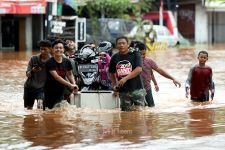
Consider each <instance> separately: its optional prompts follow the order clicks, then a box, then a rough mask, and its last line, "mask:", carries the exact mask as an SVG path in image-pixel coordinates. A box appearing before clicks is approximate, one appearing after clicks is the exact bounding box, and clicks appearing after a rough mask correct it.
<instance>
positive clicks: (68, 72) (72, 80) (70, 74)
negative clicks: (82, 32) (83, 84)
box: [66, 70, 76, 84]
mask: <svg viewBox="0 0 225 150" xmlns="http://www.w3.org/2000/svg"><path fill="white" fill-rule="evenodd" d="M66 77H67V79H68V80H69V81H70V83H71V84H76V82H75V79H74V76H73V72H72V70H70V71H67V73H66Z"/></svg>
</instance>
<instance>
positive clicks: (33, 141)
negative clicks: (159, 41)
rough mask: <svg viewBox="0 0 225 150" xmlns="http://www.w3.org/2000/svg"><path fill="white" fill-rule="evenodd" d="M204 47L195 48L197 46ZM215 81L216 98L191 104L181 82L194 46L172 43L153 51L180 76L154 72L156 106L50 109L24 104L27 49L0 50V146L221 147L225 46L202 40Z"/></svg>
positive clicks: (193, 55)
mask: <svg viewBox="0 0 225 150" xmlns="http://www.w3.org/2000/svg"><path fill="white" fill-rule="evenodd" d="M201 48H202V47H200V48H198V49H201ZM203 48H206V49H209V51H208V52H209V61H208V62H207V63H208V65H210V66H211V67H212V68H213V72H214V75H213V78H214V81H215V84H216V93H215V98H214V101H212V102H209V103H205V104H193V103H191V102H190V100H188V99H186V98H185V91H184V82H185V80H186V78H187V74H188V72H189V69H190V67H191V66H193V65H194V64H196V63H197V59H196V57H197V54H198V50H196V48H195V47H193V48H173V49H169V50H166V51H158V52H155V53H152V54H151V57H152V58H153V59H154V60H155V61H156V62H157V63H158V65H159V66H160V67H161V68H163V69H165V70H166V71H167V72H169V73H170V74H172V75H173V76H175V77H176V78H177V79H178V80H180V81H181V82H182V87H181V88H176V87H175V86H174V85H173V83H172V81H170V80H168V79H165V78H163V77H162V76H160V75H159V74H157V73H156V72H155V77H156V79H157V81H158V84H159V89H160V90H159V92H153V95H154V99H155V104H156V106H155V107H154V108H145V109H144V110H143V111H139V112H120V111H119V110H118V109H115V110H94V109H88V108H83V109H81V108H76V107H75V106H72V105H69V106H65V107H64V108H61V109H53V110H51V111H45V112H43V111H41V110H37V109H36V106H34V110H29V111H28V110H25V109H24V108H23V84H24V81H25V79H26V77H25V71H26V67H27V63H28V60H29V58H30V56H31V55H32V53H31V52H27V53H25V52H4V53H3V52H2V53H0V86H1V88H0V131H1V134H0V149H50V148H52V149H99V150H102V149H153V150H167V149H171V150H174V149H177V150H180V149H181V148H182V149H183V150H188V149H195V150H196V149H207V150H208V149H210V150H215V149H216V150H217V149H221V150H222V149H224V148H225V143H224V140H225V115H224V114H225V98H224V97H225V93H224V91H225V82H224V81H225V69H224V68H225V67H224V66H225V46H215V47H213V46H204V47H203Z"/></svg>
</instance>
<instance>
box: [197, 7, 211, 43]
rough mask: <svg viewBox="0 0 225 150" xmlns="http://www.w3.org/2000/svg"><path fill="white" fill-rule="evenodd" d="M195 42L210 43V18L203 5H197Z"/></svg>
mask: <svg viewBox="0 0 225 150" xmlns="http://www.w3.org/2000/svg"><path fill="white" fill-rule="evenodd" d="M195 10H196V11H195V42H196V43H207V42H208V27H207V25H208V16H207V12H206V9H205V8H203V7H202V5H201V4H196V5H195Z"/></svg>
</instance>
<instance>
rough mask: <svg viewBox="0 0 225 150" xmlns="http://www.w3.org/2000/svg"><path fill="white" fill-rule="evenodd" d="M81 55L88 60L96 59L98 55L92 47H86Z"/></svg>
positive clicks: (82, 49) (81, 51)
mask: <svg viewBox="0 0 225 150" xmlns="http://www.w3.org/2000/svg"><path fill="white" fill-rule="evenodd" d="M80 55H81V56H82V57H83V58H85V59H86V58H89V57H94V56H95V55H96V54H95V51H94V50H93V49H92V47H91V46H90V45H84V46H83V47H82V48H81V50H80Z"/></svg>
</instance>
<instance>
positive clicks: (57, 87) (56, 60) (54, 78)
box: [44, 40, 78, 109]
mask: <svg viewBox="0 0 225 150" xmlns="http://www.w3.org/2000/svg"><path fill="white" fill-rule="evenodd" d="M52 50H53V53H54V55H53V57H52V58H50V59H49V60H48V61H47V62H46V71H47V80H46V83H45V91H44V94H45V100H44V109H45V107H48V108H49V109H52V108H53V107H54V106H55V104H56V103H60V102H61V101H62V100H63V98H64V97H63V96H64V90H65V88H66V87H68V88H69V89H70V90H71V91H72V92H73V93H74V94H76V93H77V92H78V86H77V85H76V82H75V80H74V76H73V73H72V65H71V63H70V61H69V59H67V58H65V57H63V53H64V42H63V41H62V40H56V41H54V42H53V44H52ZM66 78H67V79H68V80H66Z"/></svg>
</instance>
